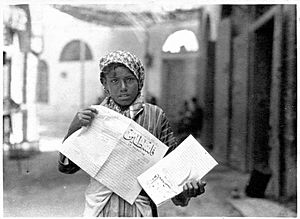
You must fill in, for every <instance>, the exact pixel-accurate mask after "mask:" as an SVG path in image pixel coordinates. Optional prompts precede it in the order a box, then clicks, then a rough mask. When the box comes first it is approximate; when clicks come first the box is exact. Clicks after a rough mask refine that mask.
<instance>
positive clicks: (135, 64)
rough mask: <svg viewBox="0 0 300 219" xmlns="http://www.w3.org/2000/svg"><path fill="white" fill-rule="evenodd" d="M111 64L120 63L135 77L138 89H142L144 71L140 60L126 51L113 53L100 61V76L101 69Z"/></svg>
mask: <svg viewBox="0 0 300 219" xmlns="http://www.w3.org/2000/svg"><path fill="white" fill-rule="evenodd" d="M111 63H121V64H123V65H125V66H126V67H127V68H128V69H129V70H130V71H131V72H132V73H133V74H134V76H135V77H136V79H137V80H138V83H139V89H142V87H143V84H144V78H145V72H144V71H145V70H144V66H143V64H142V62H141V60H140V59H139V58H138V57H136V56H135V55H133V54H131V53H129V52H127V51H122V50H118V51H114V52H111V53H109V54H107V55H106V56H104V57H103V58H101V59H100V62H99V67H100V74H101V73H102V72H103V69H104V68H105V67H106V66H108V65H109V64H111Z"/></svg>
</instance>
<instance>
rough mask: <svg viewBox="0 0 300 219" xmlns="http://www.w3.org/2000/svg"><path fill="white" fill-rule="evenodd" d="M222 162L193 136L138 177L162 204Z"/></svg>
mask: <svg viewBox="0 0 300 219" xmlns="http://www.w3.org/2000/svg"><path fill="white" fill-rule="evenodd" d="M217 164H218V163H217V162H216V160H215V159H214V158H213V157H212V156H211V155H210V154H209V153H208V152H207V151H206V150H205V149H204V148H203V147H202V146H201V144H200V143H199V142H198V141H197V140H196V139H195V138H194V137H193V136H192V135H190V136H188V137H187V138H186V139H185V140H184V141H183V142H182V143H181V144H180V145H179V146H178V147H177V148H176V149H175V150H173V151H172V152H171V153H170V154H168V155H167V156H166V157H164V158H163V159H161V160H160V161H158V162H157V163H156V164H154V165H153V166H152V167H150V168H149V169H148V170H146V171H145V172H144V173H142V174H141V175H140V176H139V177H138V181H139V183H140V184H141V186H142V187H143V189H144V190H145V191H146V193H147V194H148V195H149V196H150V198H151V199H152V200H153V201H154V203H155V204H156V205H157V206H159V205H161V204H162V203H164V202H165V201H167V200H168V199H170V198H172V197H174V196H175V195H178V194H179V193H181V192H182V191H183V185H184V184H185V183H186V182H188V181H189V180H192V179H195V180H197V179H201V178H202V177H203V176H205V175H206V174H207V173H208V172H209V171H210V170H211V169H213V168H214V167H215V166H216V165H217Z"/></svg>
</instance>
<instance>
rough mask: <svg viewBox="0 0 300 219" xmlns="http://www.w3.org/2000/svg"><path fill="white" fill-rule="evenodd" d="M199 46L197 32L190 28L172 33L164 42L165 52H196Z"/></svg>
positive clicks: (163, 48)
mask: <svg viewBox="0 0 300 219" xmlns="http://www.w3.org/2000/svg"><path fill="white" fill-rule="evenodd" d="M198 48H199V46H198V41H197V38H196V36H195V34H194V33H193V32H192V31H190V30H179V31H176V32H174V33H172V34H171V35H170V36H169V37H168V38H167V40H166V42H165V43H164V45H163V47H162V50H163V51H164V52H170V53H179V52H195V51H197V50H198Z"/></svg>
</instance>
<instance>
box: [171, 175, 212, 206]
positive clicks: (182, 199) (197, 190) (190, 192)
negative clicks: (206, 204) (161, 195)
mask: <svg viewBox="0 0 300 219" xmlns="http://www.w3.org/2000/svg"><path fill="white" fill-rule="evenodd" d="M205 185H206V182H204V181H202V180H191V181H189V182H187V183H186V184H185V185H184V186H183V191H182V192H181V193H180V194H178V195H176V196H175V197H173V198H172V201H173V203H174V204H175V205H180V206H182V207H184V206H187V205H188V203H189V201H190V199H191V197H197V196H198V195H201V194H203V193H204V192H205V188H204V187H205Z"/></svg>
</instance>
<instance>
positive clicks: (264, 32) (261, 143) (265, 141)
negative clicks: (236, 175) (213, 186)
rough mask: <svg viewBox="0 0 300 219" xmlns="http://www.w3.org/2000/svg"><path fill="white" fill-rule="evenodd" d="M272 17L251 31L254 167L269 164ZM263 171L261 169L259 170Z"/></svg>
mask: <svg viewBox="0 0 300 219" xmlns="http://www.w3.org/2000/svg"><path fill="white" fill-rule="evenodd" d="M273 34H274V18H272V19H270V20H269V21H268V22H266V23H265V24H263V25H262V26H260V27H259V28H257V29H256V30H255V31H254V32H253V39H254V48H253V56H252V57H253V71H252V72H251V73H250V90H249V98H250V99H249V100H250V104H249V106H250V118H249V121H251V126H250V129H251V130H250V135H249V143H250V146H251V148H252V153H251V156H252V159H251V160H252V162H253V163H252V164H253V165H254V168H258V169H263V168H267V167H268V166H269V164H268V161H269V153H270V148H269V137H270V136H269V134H270V125H269V118H270V96H271V93H270V91H271V79H272V60H273V56H272V54H273ZM262 171H263V170H262Z"/></svg>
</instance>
